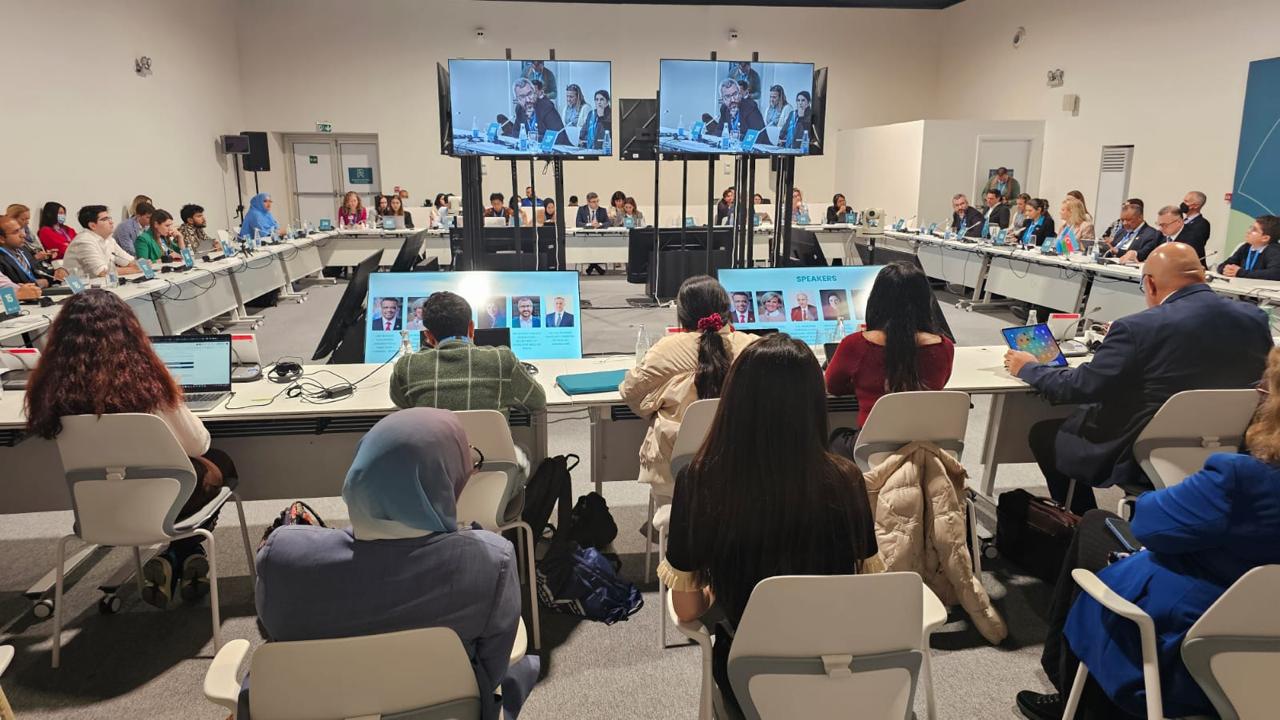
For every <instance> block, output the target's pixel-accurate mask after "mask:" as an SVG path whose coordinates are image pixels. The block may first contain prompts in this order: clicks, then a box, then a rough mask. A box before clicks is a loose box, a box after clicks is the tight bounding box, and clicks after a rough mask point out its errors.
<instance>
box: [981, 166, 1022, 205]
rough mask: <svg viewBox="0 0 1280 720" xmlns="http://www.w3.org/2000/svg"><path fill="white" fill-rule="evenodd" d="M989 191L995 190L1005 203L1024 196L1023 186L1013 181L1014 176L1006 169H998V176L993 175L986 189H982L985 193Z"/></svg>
mask: <svg viewBox="0 0 1280 720" xmlns="http://www.w3.org/2000/svg"><path fill="white" fill-rule="evenodd" d="M988 190H995V191H996V194H997V195H999V196H1000V200H1002V201H1003V202H1009V201H1010V200H1012V199H1013V198H1016V197H1018V195H1020V194H1022V186H1021V185H1019V184H1018V181H1017V180H1014V179H1013V174H1012V173H1010V172H1009V168H1006V167H1002V168H996V174H995V175H992V176H991V179H990V180H987V185H986V187H984V188H982V191H983V192H984V193H985V192H986V191H988Z"/></svg>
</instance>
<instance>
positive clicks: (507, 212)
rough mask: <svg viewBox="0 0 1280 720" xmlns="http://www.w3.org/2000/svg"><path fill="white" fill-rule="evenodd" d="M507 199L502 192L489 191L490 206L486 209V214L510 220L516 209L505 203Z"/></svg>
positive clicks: (486, 215)
mask: <svg viewBox="0 0 1280 720" xmlns="http://www.w3.org/2000/svg"><path fill="white" fill-rule="evenodd" d="M505 200H506V199H505V198H504V197H503V196H502V193H497V192H496V193H489V207H487V208H485V209H484V216H485V217H496V218H503V219H504V220H507V221H510V220H511V216H512V214H514V211H513V210H512V209H511V208H509V207H507V206H506V205H505V204H504V203H505Z"/></svg>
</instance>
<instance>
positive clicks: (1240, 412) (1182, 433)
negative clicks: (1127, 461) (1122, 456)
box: [1133, 388, 1258, 490]
mask: <svg viewBox="0 0 1280 720" xmlns="http://www.w3.org/2000/svg"><path fill="white" fill-rule="evenodd" d="M1257 409H1258V393H1257V391H1255V390H1253V389H1252V388H1250V389H1247V390H1186V391H1184V392H1180V393H1178V394H1176V395H1174V396H1173V397H1171V398H1169V399H1168V400H1166V401H1165V403H1164V405H1163V406H1161V407H1160V410H1158V411H1157V412H1156V414H1155V416H1154V417H1152V418H1151V422H1149V423H1147V426H1146V427H1145V428H1143V429H1142V432H1141V433H1139V434H1138V439H1137V440H1135V441H1134V443H1133V457H1134V459H1135V460H1137V461H1138V464H1139V465H1140V466H1141V467H1142V470H1143V472H1145V473H1146V474H1147V477H1148V478H1149V479H1150V480H1151V483H1152V484H1153V485H1155V487H1156V489H1157V490H1159V489H1160V488H1166V487H1169V486H1171V485H1177V484H1178V483H1180V482H1182V481H1183V480H1185V479H1186V478H1187V476H1189V475H1193V474H1195V473H1196V472H1198V471H1199V470H1200V469H1201V468H1202V467H1204V461H1205V460H1206V459H1208V457H1209V456H1210V455H1212V454H1214V453H1235V452H1238V451H1239V449H1240V446H1241V445H1243V444H1244V432H1245V430H1246V429H1247V428H1248V427H1249V421H1250V420H1252V419H1253V414H1254V412H1255V411H1257Z"/></svg>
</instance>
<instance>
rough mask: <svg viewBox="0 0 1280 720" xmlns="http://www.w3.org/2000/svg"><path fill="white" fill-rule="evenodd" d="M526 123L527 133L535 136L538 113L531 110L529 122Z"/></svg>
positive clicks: (536, 133)
mask: <svg viewBox="0 0 1280 720" xmlns="http://www.w3.org/2000/svg"><path fill="white" fill-rule="evenodd" d="M527 124H528V126H529V135H530V136H531V137H536V136H537V135H538V115H537V113H532V112H531V113H529V122H528V123H527Z"/></svg>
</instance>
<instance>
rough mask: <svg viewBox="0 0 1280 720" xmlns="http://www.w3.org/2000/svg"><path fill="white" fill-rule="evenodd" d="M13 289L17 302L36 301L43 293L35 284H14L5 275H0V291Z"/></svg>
mask: <svg viewBox="0 0 1280 720" xmlns="http://www.w3.org/2000/svg"><path fill="white" fill-rule="evenodd" d="M4 288H13V292H14V293H15V294H16V295H17V296H18V299H19V300H36V299H38V298H39V297H40V296H41V295H42V294H43V293H42V292H41V291H40V286H39V285H36V284H35V283H15V282H14V281H12V280H10V279H9V277H8V276H7V275H0V289H4Z"/></svg>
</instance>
